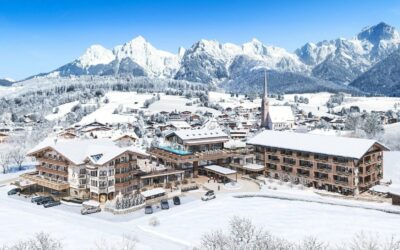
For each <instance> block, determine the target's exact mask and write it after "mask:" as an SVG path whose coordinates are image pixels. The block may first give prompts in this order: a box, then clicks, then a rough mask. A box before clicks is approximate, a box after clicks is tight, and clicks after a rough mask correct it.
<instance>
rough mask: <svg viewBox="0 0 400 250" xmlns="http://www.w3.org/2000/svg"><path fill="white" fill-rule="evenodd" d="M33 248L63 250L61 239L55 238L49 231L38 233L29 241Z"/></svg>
mask: <svg viewBox="0 0 400 250" xmlns="http://www.w3.org/2000/svg"><path fill="white" fill-rule="evenodd" d="M29 246H30V249H32V250H61V249H63V246H62V244H61V241H60V240H58V239H54V238H52V237H51V236H50V234H47V233H43V232H41V233H37V234H35V237H34V238H33V239H31V240H30V241H29Z"/></svg>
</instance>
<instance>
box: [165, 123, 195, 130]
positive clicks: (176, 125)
mask: <svg viewBox="0 0 400 250" xmlns="http://www.w3.org/2000/svg"><path fill="white" fill-rule="evenodd" d="M169 123H170V124H171V125H172V126H174V127H175V128H179V129H181V128H186V129H190V128H191V127H190V125H189V123H187V122H186V121H170V122H169Z"/></svg>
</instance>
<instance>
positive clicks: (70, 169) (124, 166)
mask: <svg viewBox="0 0 400 250" xmlns="http://www.w3.org/2000/svg"><path fill="white" fill-rule="evenodd" d="M28 155H29V156H32V157H35V158H36V160H37V161H38V162H39V165H38V166H37V167H36V170H37V171H36V172H34V173H29V174H23V175H22V176H21V177H22V178H24V179H28V180H29V181H30V182H31V183H32V184H33V185H36V186H37V187H38V189H39V190H40V191H44V192H50V193H58V194H60V195H61V196H63V195H65V196H67V195H69V196H73V197H77V198H92V199H95V200H98V201H101V202H104V201H106V200H107V199H112V198H113V197H114V196H115V195H116V193H119V192H121V193H122V194H127V193H131V192H132V191H133V190H136V189H138V188H139V187H140V179H139V177H138V175H140V169H139V167H138V165H137V159H138V158H143V157H147V156H148V155H147V154H146V153H145V152H144V151H142V150H140V149H137V148H135V147H124V148H121V147H118V146H116V145H115V143H114V142H113V141H112V140H110V139H86V140H79V139H69V140H61V139H59V140H57V139H53V138H49V139H46V140H45V141H43V142H42V143H40V144H39V145H37V146H36V147H35V148H33V149H32V150H30V152H29V153H28Z"/></svg>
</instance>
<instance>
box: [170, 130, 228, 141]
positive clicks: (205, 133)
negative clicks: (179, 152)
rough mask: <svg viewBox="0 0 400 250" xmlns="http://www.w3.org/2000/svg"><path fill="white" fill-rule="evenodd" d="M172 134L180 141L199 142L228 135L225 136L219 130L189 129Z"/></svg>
mask: <svg viewBox="0 0 400 250" xmlns="http://www.w3.org/2000/svg"><path fill="white" fill-rule="evenodd" d="M172 134H176V135H177V136H178V137H179V138H181V139H182V140H184V141H186V140H200V139H210V138H221V137H222V138H226V139H228V135H227V134H225V133H224V132H223V131H222V130H220V129H214V130H209V129H191V130H178V131H174V132H173V133H172Z"/></svg>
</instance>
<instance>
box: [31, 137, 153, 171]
mask: <svg viewBox="0 0 400 250" xmlns="http://www.w3.org/2000/svg"><path fill="white" fill-rule="evenodd" d="M45 149H53V150H54V151H56V152H58V153H59V154H61V155H63V156H64V157H66V158H67V159H68V160H69V161H71V162H72V163H73V164H76V165H80V164H83V163H84V162H85V160H86V159H89V160H90V161H91V162H92V163H93V164H96V165H102V164H104V163H107V162H108V161H110V160H112V159H113V158H115V157H117V156H119V155H121V154H123V153H125V152H132V153H136V154H139V155H142V156H146V155H147V153H146V152H145V151H143V150H141V149H139V148H136V147H133V146H130V147H123V148H122V147H118V146H117V145H115V143H114V142H113V141H112V140H110V139H85V140H83V139H69V140H63V139H57V140H55V139H54V138H47V139H46V140H44V141H43V142H41V143H39V144H38V145H37V146H36V147H34V148H33V149H31V150H30V151H29V152H28V154H29V155H33V154H34V153H36V152H39V151H42V150H45Z"/></svg>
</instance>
